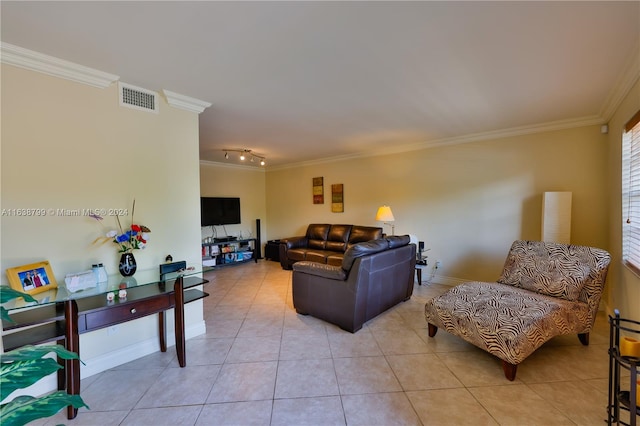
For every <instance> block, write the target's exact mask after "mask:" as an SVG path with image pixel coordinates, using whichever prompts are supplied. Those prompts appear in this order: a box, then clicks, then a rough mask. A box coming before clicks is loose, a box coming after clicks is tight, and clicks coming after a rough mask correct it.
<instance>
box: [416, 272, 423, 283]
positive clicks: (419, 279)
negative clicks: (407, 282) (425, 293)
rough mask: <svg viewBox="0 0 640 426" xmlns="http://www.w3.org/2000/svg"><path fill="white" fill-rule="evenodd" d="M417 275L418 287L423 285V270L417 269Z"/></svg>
mask: <svg viewBox="0 0 640 426" xmlns="http://www.w3.org/2000/svg"><path fill="white" fill-rule="evenodd" d="M416 274H417V275H418V285H422V268H416Z"/></svg>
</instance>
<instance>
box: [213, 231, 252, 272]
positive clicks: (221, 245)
mask: <svg viewBox="0 0 640 426" xmlns="http://www.w3.org/2000/svg"><path fill="white" fill-rule="evenodd" d="M228 238H230V239H228V240H227V239H225V240H224V241H220V239H219V238H214V240H213V242H212V243H202V264H203V265H204V266H212V267H216V268H217V267H221V266H232V265H239V264H242V263H246V262H250V261H252V260H253V261H254V262H255V263H258V250H257V249H258V243H257V239H255V238H244V239H237V238H236V237H228Z"/></svg>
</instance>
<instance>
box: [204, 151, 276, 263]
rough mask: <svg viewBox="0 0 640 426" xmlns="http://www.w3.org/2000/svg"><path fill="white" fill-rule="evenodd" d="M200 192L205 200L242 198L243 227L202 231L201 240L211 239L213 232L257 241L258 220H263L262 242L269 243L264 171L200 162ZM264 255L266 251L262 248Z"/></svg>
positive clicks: (261, 224) (217, 227) (241, 215)
mask: <svg viewBox="0 0 640 426" xmlns="http://www.w3.org/2000/svg"><path fill="white" fill-rule="evenodd" d="M200 193H201V196H203V197H239V198H240V221H241V222H242V223H241V224H240V225H225V226H224V227H222V226H216V227H215V231H214V230H213V229H212V227H210V226H207V227H204V228H202V230H201V236H202V238H205V237H210V236H212V235H213V232H216V233H217V235H218V236H224V233H225V231H226V233H227V234H228V235H231V236H240V234H242V236H245V237H246V236H247V235H249V234H250V235H251V236H252V237H253V238H256V236H257V233H258V230H257V229H256V219H260V233H261V235H260V237H261V243H262V245H264V243H265V242H266V241H267V238H268V235H267V234H268V227H267V224H266V219H267V215H266V207H265V204H266V199H265V171H264V169H263V168H258V167H246V166H236V165H226V164H221V163H211V162H205V161H203V162H201V163H200ZM261 252H262V253H264V250H263V249H261Z"/></svg>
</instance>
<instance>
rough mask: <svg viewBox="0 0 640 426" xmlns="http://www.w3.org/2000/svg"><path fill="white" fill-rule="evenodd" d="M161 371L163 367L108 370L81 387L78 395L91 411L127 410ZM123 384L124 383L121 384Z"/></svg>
mask: <svg viewBox="0 0 640 426" xmlns="http://www.w3.org/2000/svg"><path fill="white" fill-rule="evenodd" d="M81 368H82V367H81ZM163 371H164V370H163V369H138V370H129V369H122V370H108V371H105V372H103V373H101V374H100V377H99V378H98V379H97V380H96V381H94V382H93V383H91V385H89V386H87V388H86V389H84V388H82V387H81V388H80V395H81V396H82V399H83V400H84V402H85V403H86V404H87V405H88V406H89V407H91V411H92V412H97V411H111V410H114V411H120V410H129V409H132V408H133V407H134V406H135V404H136V403H137V402H138V400H140V398H141V397H142V396H143V395H144V394H145V393H146V392H147V391H148V390H149V389H150V388H151V387H152V386H153V385H154V384H155V383H156V381H157V379H158V377H160V376H161V375H162V374H163ZM123 384H126V385H124V386H123ZM105 395H108V397H105Z"/></svg>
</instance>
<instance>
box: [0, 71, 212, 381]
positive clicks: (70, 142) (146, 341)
mask: <svg viewBox="0 0 640 426" xmlns="http://www.w3.org/2000/svg"><path fill="white" fill-rule="evenodd" d="M148 89H151V90H159V89H161V88H148ZM1 136H2V142H1V143H2V158H1V166H2V169H1V179H2V181H1V185H2V192H1V197H0V202H1V208H2V209H18V208H43V209H47V210H49V209H54V210H56V209H69V210H75V209H89V208H105V209H110V208H124V209H127V208H128V209H131V204H132V201H133V199H134V198H135V200H136V208H135V221H136V222H140V223H142V224H144V225H146V226H148V227H149V228H150V229H151V231H152V232H151V239H150V241H149V244H148V247H147V248H146V249H145V250H137V251H135V252H134V254H135V256H136V259H137V261H138V268H139V269H151V268H157V267H158V264H160V263H162V262H163V261H164V258H165V256H166V255H167V254H171V255H172V256H173V258H174V260H186V261H187V262H188V263H192V264H197V263H199V262H200V249H199V243H200V225H199V221H200V210H199V197H200V184H199V169H198V161H199V159H198V155H199V154H198V115H197V114H196V113H192V112H187V111H183V110H179V109H175V108H172V107H170V106H168V105H167V104H166V102H164V100H161V104H160V112H159V114H153V113H148V112H142V111H137V110H133V109H130V108H124V107H120V106H119V104H118V91H117V87H116V85H112V86H111V87H108V88H106V89H99V88H95V87H90V86H86V85H82V84H79V83H75V82H71V81H68V80H63V79H59V78H56V77H51V76H47V75H44V74H40V73H36V72H32V71H27V70H23V69H21V68H16V67H13V66H10V65H4V64H3V65H2V134H1ZM130 219H131V218H130V216H129V217H127V218H126V219H125V221H126V222H127V223H130ZM0 221H1V222H0V229H1V231H2V242H1V256H0V263H1V266H0V267H1V269H2V271H4V270H5V269H6V268H8V267H14V266H19V265H24V264H28V263H31V262H36V261H40V260H44V259H46V260H49V261H50V263H51V266H52V269H53V272H54V275H55V277H56V279H57V280H58V281H59V282H63V281H64V277H65V275H66V274H67V273H71V272H78V271H83V270H87V269H89V268H90V267H91V264H93V263H97V262H102V263H104V264H105V266H106V268H107V271H108V272H109V273H112V274H113V273H117V262H118V258H119V255H118V253H117V250H116V247H115V245H114V244H111V243H108V244H105V245H102V246H97V245H92V242H93V241H94V239H95V238H96V237H98V236H100V235H102V234H103V232H104V229H103V228H102V226H101V225H100V224H99V223H97V222H96V221H95V220H94V219H91V218H89V217H86V216H81V217H78V216H63V215H57V214H51V213H49V214H47V215H46V216H44V217H15V216H7V215H3V216H2V217H1V218H0ZM104 225H105V228H107V229H109V228H111V227H114V226H115V225H116V221H115V218H114V217H105V219H104ZM2 283H3V284H6V283H7V279H6V276H5V275H4V273H3V274H2ZM186 327H187V329H188V330H191V333H192V334H193V333H196V334H197V333H198V332H204V320H203V314H202V302H195V303H192V304H190V305H188V306H187V312H186ZM169 328H170V330H169V334H170V335H171V336H172V335H173V333H172V330H173V326H172V325H171V326H170V327H169ZM198 330H199V331H198ZM157 334H158V331H157V321H156V318H155V316H152V317H146V318H143V319H139V320H136V321H133V322H130V323H127V324H122V325H120V326H118V332H117V333H115V334H108V333H107V330H99V331H96V332H92V333H87V334H84V335H82V336H81V343H80V344H81V348H82V353H81V358H82V360H83V361H84V362H85V363H87V366H86V367H85V366H83V368H82V369H81V370H82V372H83V376H84V375H86V374H87V373H89V372H93V373H95V372H97V371H99V370H100V369H102V368H104V367H106V368H108V367H110V366H111V365H109V363H122V362H126V361H127V360H128V359H127V357H133V358H135V357H138V356H141V355H144V351H157V350H158V349H159V348H158V346H157V344H156V342H157ZM171 349H173V348H171ZM116 353H119V354H122V356H120V357H119V358H118V357H114V356H112V355H113V354H116Z"/></svg>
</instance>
